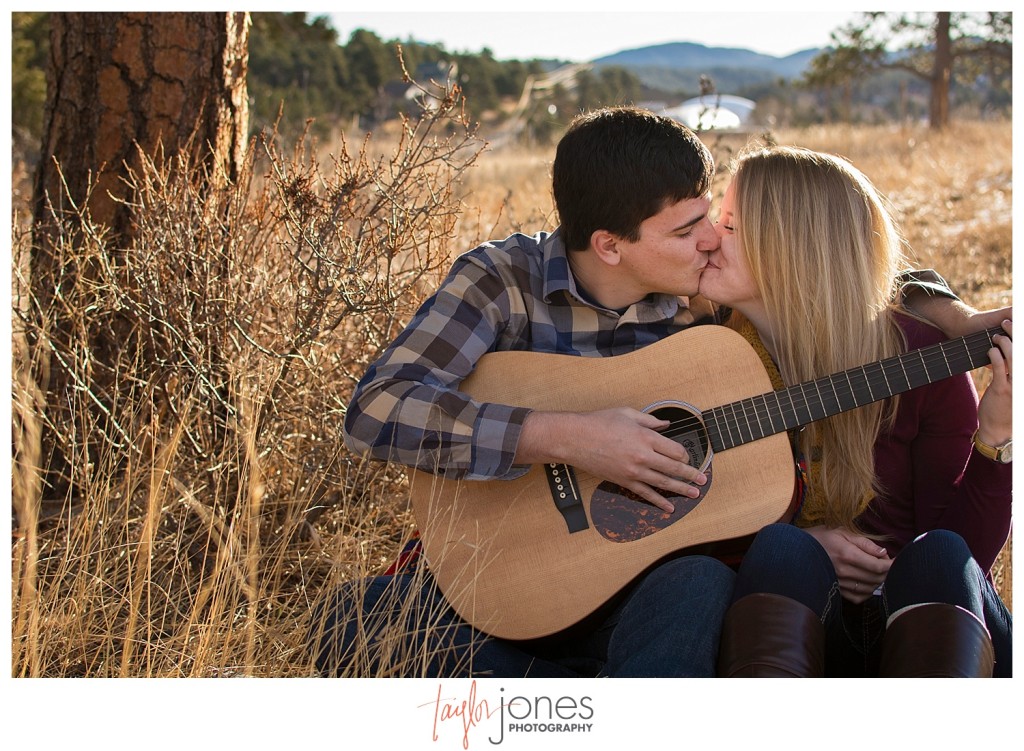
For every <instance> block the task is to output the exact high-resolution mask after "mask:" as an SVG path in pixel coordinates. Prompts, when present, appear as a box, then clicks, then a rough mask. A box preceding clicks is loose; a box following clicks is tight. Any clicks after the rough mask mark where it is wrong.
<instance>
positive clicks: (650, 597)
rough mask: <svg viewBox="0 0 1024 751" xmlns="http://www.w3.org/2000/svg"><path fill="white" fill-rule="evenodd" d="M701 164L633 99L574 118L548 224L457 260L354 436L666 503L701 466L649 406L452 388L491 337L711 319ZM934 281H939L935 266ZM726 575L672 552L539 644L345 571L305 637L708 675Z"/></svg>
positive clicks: (481, 668) (506, 660)
mask: <svg viewBox="0 0 1024 751" xmlns="http://www.w3.org/2000/svg"><path fill="white" fill-rule="evenodd" d="M714 171H715V166H714V161H713V159H712V157H711V154H710V152H709V151H708V149H707V148H706V147H705V146H704V144H703V143H702V142H701V141H700V140H699V139H698V138H697V136H696V135H695V134H694V133H692V132H691V131H690V130H688V129H687V128H685V127H684V126H682V125H680V124H678V123H676V122H674V121H672V120H670V119H668V118H664V117H660V116H657V115H654V114H652V113H650V112H647V111H644V110H640V109H635V108H613V109H604V110H599V111H596V112H593V113H590V114H586V115H582V116H580V117H578V118H577V119H576V120H575V121H574V122H573V123H572V125H571V126H570V127H569V129H568V130H567V132H566V133H565V135H564V136H563V138H562V139H561V141H560V142H559V145H558V149H557V152H556V156H555V162H554V167H553V188H554V197H555V204H556V208H557V210H558V214H559V219H560V222H561V225H560V227H559V228H558V229H556V230H555V231H554V232H550V233H548V232H540V233H538V234H536V235H534V236H526V235H522V234H517V235H513V236H511V237H509V238H507V239H505V240H503V241H500V242H494V243H485V244H483V245H481V246H480V247H478V248H475V249H473V250H471V251H469V252H467V253H465V254H464V255H462V256H460V257H459V258H458V259H457V260H456V261H455V263H454V265H453V268H452V270H451V272H450V273H449V275H448V276H447V278H446V279H445V280H444V282H443V283H442V284H441V286H440V288H439V289H438V291H437V292H436V293H435V294H434V295H433V296H432V297H430V298H429V299H428V300H426V302H424V304H423V305H422V307H421V308H420V310H419V311H418V312H417V314H416V315H415V316H414V318H413V319H412V321H411V322H410V323H409V325H408V326H407V327H406V329H405V330H404V331H403V332H402V333H401V334H400V335H399V336H398V337H397V338H396V339H395V341H394V342H393V343H392V344H391V346H390V347H389V348H388V349H387V350H386V351H385V352H384V353H383V355H382V356H381V357H380V358H379V359H378V360H377V362H375V363H374V364H373V365H372V366H371V367H370V368H369V369H368V370H367V372H366V374H365V376H364V377H363V379H362V380H361V381H360V382H359V384H358V386H357V388H356V391H355V394H354V396H353V399H352V403H351V405H350V406H349V409H348V412H347V415H346V420H345V429H346V437H347V444H348V446H349V448H350V449H351V450H353V451H354V452H357V453H366V454H369V455H371V456H373V457H374V458H377V459H381V460H385V461H394V462H398V463H401V464H404V465H406V466H409V467H413V468H416V469H419V470H422V471H426V472H431V473H434V474H438V475H442V476H444V477H445V478H458V479H466V480H477V479H479V480H497V479H513V478H516V477H520V476H522V475H524V474H525V473H526V472H527V471H528V470H529V468H530V466H531V465H534V464H541V463H561V464H566V465H570V466H572V467H576V468H578V469H581V470H584V471H586V472H588V473H590V474H592V475H594V476H597V477H600V478H602V479H604V480H607V481H610V482H612V483H615V484H617V485H619V486H621V487H622V488H625V489H627V490H629V491H631V492H633V493H635V494H636V495H637V496H639V497H640V498H642V499H643V500H644V501H646V502H648V503H651V504H653V505H655V506H657V507H658V508H661V509H663V510H666V511H672V508H673V507H672V503H671V502H670V501H669V500H668V499H667V498H666V497H665V495H663V493H662V492H659V491H665V492H667V493H668V494H670V495H677V496H684V497H697V496H698V495H699V494H700V490H699V486H701V485H703V484H704V483H705V482H706V481H707V478H706V477H705V476H704V475H703V474H702V473H701V472H700V471H699V470H698V469H697V468H695V467H692V466H690V464H689V463H688V454H687V452H686V450H685V449H684V448H683V447H682V446H681V445H680V444H678V443H676V442H675V441H673V440H672V439H670V438H668V437H666V436H664V435H662V434H661V433H660V432H659V429H661V428H663V427H664V426H665V425H666V423H665V422H664V421H662V420H659V419H657V418H656V417H654V416H653V415H650V414H647V413H644V412H640V411H638V410H635V409H632V408H626V407H620V408H614V409H605V410H599V411H595V412H582V413H578V412H577V413H574V412H557V413H556V412H544V411H540V410H530V409H527V408H523V407H516V406H509V405H504V404H497V403H490V402H479V401H475V400H473V399H472V398H471V397H470V396H469V395H467V394H465V393H464V392H462V391H460V388H459V387H460V384H461V383H462V381H463V380H464V379H465V378H466V377H467V376H468V375H469V374H470V373H471V372H472V371H473V369H474V367H475V366H476V363H477V362H478V361H479V360H480V358H481V357H483V355H485V354H487V353H488V352H492V351H497V350H530V351H534V352H549V353H560V354H566V355H577V356H583V357H607V356H612V355H619V354H624V353H628V352H632V351H634V350H637V349H639V348H641V347H644V346H646V345H648V344H651V343H654V342H656V341H658V340H660V339H662V338H664V337H666V336H668V335H670V334H672V333H675V332H677V331H681V330H682V329H685V328H687V327H689V326H694V325H698V324H713V323H720V322H721V321H722V316H723V311H719V310H715V309H714V308H713V307H712V306H711V305H710V304H708V303H707V302H706V301H703V300H701V299H699V298H695V297H693V296H694V295H695V294H696V292H697V288H698V282H699V280H700V274H701V271H702V269H703V268H704V265H705V264H706V260H707V259H706V256H707V253H708V252H710V251H712V250H714V249H716V248H717V247H718V242H719V239H718V235H717V234H716V232H715V229H714V227H713V226H712V223H711V221H710V219H709V217H708V212H709V209H710V207H711V181H712V178H713V177H714ZM919 286H923V287H928V286H929V285H928V283H927V282H925V283H919ZM934 286H935V287H936V288H937V289H938V290H939V291H940V292H942V294H950V295H951V293H948V290H947V289H945V288H944V287H943V286H942V283H941V279H939V280H938V283H936V284H935V285H934ZM933 291H934V290H933ZM920 296H921V297H926V296H925V295H920ZM933 299H937V298H933ZM929 305H932V307H931V308H930V309H929V313H928V315H929V316H930V317H933V318H939V317H944V318H945V320H946V321H951V323H950V325H949V326H948V328H950V329H952V328H954V327H955V325H956V323H957V320H962V316H961V315H960V314H958V313H956V312H952V313H946V312H944V310H945V309H948V308H949V307H950V306H949V305H948V304H947V305H945V307H944V308H943V305H942V304H929ZM935 309H937V310H938V312H937V313H936V312H933V311H934V310H935ZM726 314H727V311H726ZM637 502H640V501H637ZM733 576H734V574H733V571H732V570H731V569H730V568H729V567H728V566H726V565H725V564H724V563H722V562H721V561H719V560H717V559H715V558H710V557H706V556H695V555H690V556H682V557H677V558H675V559H673V560H670V561H668V562H667V563H663V564H661V565H659V566H657V567H656V568H654V569H653V570H652V571H650V572H648V573H647V574H646V575H645V576H643V577H642V578H640V579H639V580H638V581H637V582H634V584H633V585H632V587H631V588H630V589H629V590H628V591H627V592H626V593H625V594H624V596H623V597H622V598H620V599H619V600H618V601H617V604H616V606H615V608H614V610H612V611H611V612H610V613H605V614H603V617H602V619H601V620H600V622H598V623H596V624H592V625H591V626H588V628H587V629H586V630H585V631H584V632H583V633H579V632H576V633H574V634H573V637H572V638H571V639H564V640H562V641H557V640H555V641H553V642H549V643H546V644H545V645H544V646H543V648H541V647H540V646H537V645H526V644H522V643H517V642H510V641H505V640H501V639H496V638H493V637H489V636H487V635H486V634H483V633H480V632H478V631H476V630H475V629H473V628H472V627H471V626H470V625H468V624H466V623H464V622H462V621H461V620H460V619H459V618H458V616H457V615H456V614H455V613H454V612H453V611H451V609H450V608H447V607H446V604H445V602H444V600H443V597H442V596H441V595H440V593H439V592H438V591H437V589H436V586H435V585H434V584H433V582H432V580H431V579H430V578H429V576H428V577H427V578H426V580H425V581H426V583H425V584H424V585H423V586H422V587H420V585H419V584H418V582H419V581H421V580H420V579H415V578H414V577H413V576H412V575H410V574H407V573H398V574H395V575H393V576H384V577H378V578H375V579H372V580H369V581H366V582H356V583H349V584H347V585H346V586H345V587H343V588H342V590H341V591H340V592H339V593H338V594H337V596H336V597H334V598H333V599H332V600H331V601H330V602H328V603H326V604H325V606H324V608H323V609H322V610H321V614H320V617H318V618H315V619H314V632H315V633H314V634H313V646H312V648H313V652H314V654H315V657H316V663H317V667H318V668H319V669H320V670H321V672H323V673H327V674H343V673H344V672H345V670H346V668H347V666H349V665H350V664H351V662H352V660H353V659H354V656H355V655H356V654H357V653H358V654H360V655H361V659H363V660H366V661H367V664H369V665H371V666H374V668H373V669H375V670H379V671H381V672H386V669H384V668H382V667H381V664H380V660H382V659H383V657H382V655H383V652H384V651H385V649H384V647H383V646H382V645H383V644H384V642H385V641H387V642H389V643H388V646H387V649H388V650H392V651H394V650H395V646H394V642H393V638H394V636H395V634H396V633H404V634H405V638H406V639H407V641H408V644H407V645H406V646H405V647H403V648H402V649H399V650H398V651H399V652H403V651H404V653H406V654H409V653H410V652H411V651H414V652H415V653H417V654H421V655H426V657H425V658H424V659H423V660H421V661H420V662H418V663H416V665H417V667H416V670H417V672H418V674H420V675H423V674H428V675H433V676H447V675H462V676H466V675H492V676H504V677H517V676H518V677H523V676H540V677H548V676H581V675H584V676H586V675H589V676H595V675H601V676H660V677H682V676H711V675H714V672H715V659H716V656H717V651H718V636H719V630H720V626H721V621H722V617H723V615H724V613H725V610H726V609H727V607H728V603H729V601H730V597H731V592H732V582H733ZM371 615H372V616H373V618H372V619H371V617H370V616H371ZM428 618H429V626H428V620H427V619H428ZM371 620H373V622H374V623H375V624H376V625H375V626H373V627H368V628H364V625H365V624H367V623H370V622H371ZM385 634H387V635H388V639H384V638H383V637H384V635H385Z"/></svg>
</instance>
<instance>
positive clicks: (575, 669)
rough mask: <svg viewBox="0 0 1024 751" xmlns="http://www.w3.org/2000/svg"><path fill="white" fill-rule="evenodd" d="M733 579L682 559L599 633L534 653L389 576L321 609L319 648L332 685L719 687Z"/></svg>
mask: <svg viewBox="0 0 1024 751" xmlns="http://www.w3.org/2000/svg"><path fill="white" fill-rule="evenodd" d="M734 578H735V574H734V573H733V571H732V570H731V569H729V568H728V567H727V566H726V565H725V564H723V563H721V562H720V561H718V560H715V559H714V558H707V557H704V556H687V557H682V558H677V559H674V560H671V561H668V562H667V563H663V564H662V565H660V566H658V567H657V568H655V569H654V570H652V571H651V572H650V573H648V574H647V575H646V576H644V577H643V578H642V579H641V580H639V581H638V582H637V583H636V584H635V585H634V586H633V587H632V589H631V590H629V591H628V592H627V593H626V595H625V596H624V597H623V598H622V599H621V601H620V602H618V604H617V605H616V606H615V607H614V609H613V610H611V612H610V613H608V614H604V615H602V616H601V617H600V618H599V619H598V622H597V623H596V624H594V625H589V626H588V627H587V628H586V629H585V630H583V631H579V630H573V631H572V632H571V634H570V635H565V636H562V637H561V638H559V639H556V640H545V641H544V642H529V643H527V642H511V641H506V640H503V639H496V638H493V637H490V636H488V635H486V634H484V633H482V632H480V631H477V630H476V629H474V628H473V627H472V626H470V625H469V624H467V623H465V622H464V621H462V620H461V619H460V618H459V617H458V615H456V613H455V612H454V611H453V610H452V609H451V608H450V607H449V606H448V604H447V603H446V602H445V600H444V597H443V595H442V594H441V593H440V591H439V590H438V589H437V587H436V585H435V583H434V581H433V579H432V578H431V577H430V576H429V575H424V574H416V573H414V574H397V575H395V576H381V577H376V578H373V579H368V580H364V581H361V582H349V583H347V584H346V585H344V586H342V587H341V588H340V589H339V590H338V591H337V592H336V593H335V594H334V595H333V596H332V597H331V598H330V599H329V600H328V601H327V602H326V603H325V604H324V605H323V606H322V607H321V608H319V609H318V612H317V614H316V615H315V617H314V618H313V628H312V631H311V635H310V646H311V650H312V652H313V655H314V658H315V663H316V666H317V669H318V670H319V671H320V673H321V674H322V675H332V676H345V675H355V674H356V673H358V674H359V675H375V676H395V677H398V676H416V677H426V678H431V677H434V678H437V677H470V676H481V677H483V676H489V677H503V678H522V677H542V678H560V677H566V678H567V677H593V676H607V677H664V678H669V677H712V676H714V674H715V660H716V658H717V655H718V639H719V632H720V631H721V625H722V619H723V618H724V616H725V611H726V609H727V608H728V606H729V603H730V601H731V599H732V585H733V579H734ZM567 633H569V632H567Z"/></svg>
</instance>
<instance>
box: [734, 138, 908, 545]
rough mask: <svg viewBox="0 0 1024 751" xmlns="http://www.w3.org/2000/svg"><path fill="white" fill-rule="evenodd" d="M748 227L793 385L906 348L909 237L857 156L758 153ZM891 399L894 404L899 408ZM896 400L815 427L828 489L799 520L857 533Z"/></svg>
mask: <svg viewBox="0 0 1024 751" xmlns="http://www.w3.org/2000/svg"><path fill="white" fill-rule="evenodd" d="M735 181H736V214H737V219H738V221H737V226H736V234H737V239H738V241H739V244H740V247H741V248H742V249H743V253H744V254H745V256H746V258H747V261H748V263H749V266H750V270H751V272H752V273H753V277H754V279H755V281H756V283H757V286H758V288H759V290H760V293H761V296H762V298H763V300H764V304H765V307H766V312H767V314H768V319H769V321H771V322H772V326H773V330H772V331H771V332H770V334H771V337H772V338H773V340H774V342H775V345H776V346H775V350H776V356H777V363H778V366H779V371H780V373H781V375H782V378H783V381H784V382H785V383H786V384H787V385H794V384H797V383H801V382H803V381H807V380H811V379H815V378H820V377H823V376H827V375H831V374H832V373H837V372H840V371H843V370H846V369H848V368H852V367H855V366H858V365H862V364H864V363H867V362H873V361H875V360H881V359H884V358H886V357H890V356H892V355H894V354H898V353H900V352H901V351H903V349H904V348H905V344H904V341H903V337H902V334H901V333H900V330H899V328H898V326H897V325H896V323H895V321H894V319H893V316H892V310H893V305H894V300H895V299H896V295H897V293H898V285H897V275H898V272H899V271H900V270H901V269H902V268H904V267H905V255H904V250H903V249H904V247H905V242H904V239H903V237H902V235H901V233H900V231H899V229H898V227H897V225H896V223H895V221H894V219H893V217H892V214H891V212H890V211H889V209H888V207H887V205H886V201H885V199H883V197H882V196H881V195H880V194H879V193H878V191H877V190H876V189H875V187H874V186H873V185H872V184H871V182H870V181H869V180H868V179H867V178H866V177H865V176H864V175H863V174H862V173H861V172H860V171H859V170H857V169H856V168H854V167H853V166H852V165H851V164H849V163H848V162H846V161H845V160H843V159H841V158H839V157H836V156H833V155H831V154H823V153H820V152H815V151H810V150H807V149H801V148H792V147H769V148H758V149H754V150H749V151H747V152H746V153H744V154H742V155H741V156H740V157H739V159H738V162H737V165H736V174H735ZM887 405H888V406H887ZM893 408H894V401H893V400H890V401H889V402H888V403H887V402H875V403H874V404H871V405H868V406H865V407H862V408H860V409H856V410H853V411H850V412H844V413H842V414H839V415H836V416H834V417H831V418H828V419H827V420H822V421H820V422H817V423H812V424H811V425H809V426H808V427H807V429H806V430H804V431H803V432H802V434H801V444H802V446H801V448H802V449H803V451H804V453H805V456H807V457H809V458H813V459H815V460H816V459H817V457H816V456H815V454H814V450H813V449H814V447H820V448H821V456H820V458H821V462H820V465H818V466H820V470H819V476H818V477H817V478H816V485H817V492H819V493H822V492H823V493H824V495H823V498H824V503H822V504H821V505H820V506H818V507H817V508H808V507H806V506H805V513H804V514H803V515H802V517H801V519H800V520H799V523H800V524H801V525H803V526H811V525H814V524H825V525H827V526H829V527H846V528H848V529H854V530H855V529H856V525H855V523H854V519H855V518H856V517H857V516H858V514H859V513H860V512H861V511H863V509H864V507H865V505H866V503H867V500H869V499H870V497H871V496H872V495H873V494H874V493H876V492H877V491H878V490H879V488H877V486H876V482H875V471H874V443H875V438H876V437H877V435H878V432H879V430H880V429H881V428H882V426H883V422H886V421H888V420H890V419H891V417H892V413H893Z"/></svg>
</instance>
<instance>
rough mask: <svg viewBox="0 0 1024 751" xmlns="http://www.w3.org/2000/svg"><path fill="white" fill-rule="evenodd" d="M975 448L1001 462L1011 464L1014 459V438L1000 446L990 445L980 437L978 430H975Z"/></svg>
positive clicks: (983, 454) (985, 455)
mask: <svg viewBox="0 0 1024 751" xmlns="http://www.w3.org/2000/svg"><path fill="white" fill-rule="evenodd" d="M974 448H976V449H977V450H978V453H979V454H981V455H982V456H984V457H987V458H989V459H991V460H992V461H994V462H999V463H1000V464H1009V463H1010V462H1012V461H1013V439H1012V438H1010V439H1008V440H1006V441H1004V442H1003V443H1000V444H999V445H998V446H989V445H988V444H987V443H985V442H984V441H983V440H981V439H980V438H978V431H977V430H975V431H974Z"/></svg>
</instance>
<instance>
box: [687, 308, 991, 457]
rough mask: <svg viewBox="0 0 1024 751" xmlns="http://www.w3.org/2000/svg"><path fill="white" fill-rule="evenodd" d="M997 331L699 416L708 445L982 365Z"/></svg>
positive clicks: (743, 439)
mask: <svg viewBox="0 0 1024 751" xmlns="http://www.w3.org/2000/svg"><path fill="white" fill-rule="evenodd" d="M995 334H1005V332H1004V331H1003V330H1002V329H1001V328H993V329H989V330H987V331H979V332H977V333H975V334H970V335H968V336H965V337H961V338H959V339H952V340H950V341H946V342H941V343H939V344H933V345H930V346H928V347H922V348H921V349H916V350H914V351H912V352H907V353H905V354H902V355H897V356H895V357H890V358H888V359H886V360H881V361H879V362H874V363H870V364H868V365H862V366H859V367H856V368H851V369H849V370H844V371H843V372H842V373H836V374H834V375H830V376H826V377H824V378H819V379H817V380H815V381H807V382H805V383H801V384H797V385H796V386H790V387H789V388H786V389H781V390H779V391H769V392H768V393H765V394H761V395H759V396H752V397H750V398H748V399H742V400H740V401H738V402H732V403H730V404H723V405H722V406H720V407H715V408H713V409H710V410H707V411H705V412H703V413H702V417H703V418H704V423H705V425H706V427H707V432H708V438H709V440H710V441H711V447H712V449H714V450H715V451H725V450H726V449H730V448H733V447H735V446H740V445H743V444H744V443H750V442H751V441H756V440H759V439H761V438H766V437H767V436H770V435H775V434H776V433H781V432H782V431H784V430H791V429H793V428H798V427H800V426H802V425H807V424H808V423H811V422H814V421H815V420H821V419H824V418H826V417H830V416H832V415H835V414H839V413H840V412H846V411H847V410H851V409H856V408H857V407H862V406H864V405H865V404H870V403H872V402H877V401H880V400H882V399H887V398H889V397H890V396H895V395H896V394H901V393H903V392H904V391H909V390H910V389H913V388H917V387H918V386H925V385H927V384H929V383H934V382H935V381H939V380H942V379H943V378H949V377H950V376H954V375H958V374H960V373H966V372H968V371H970V370H974V369H975V368H980V367H981V366H983V365H987V364H988V362H989V359H988V350H989V349H990V348H991V347H992V346H993V343H992V336H993V335H995Z"/></svg>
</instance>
